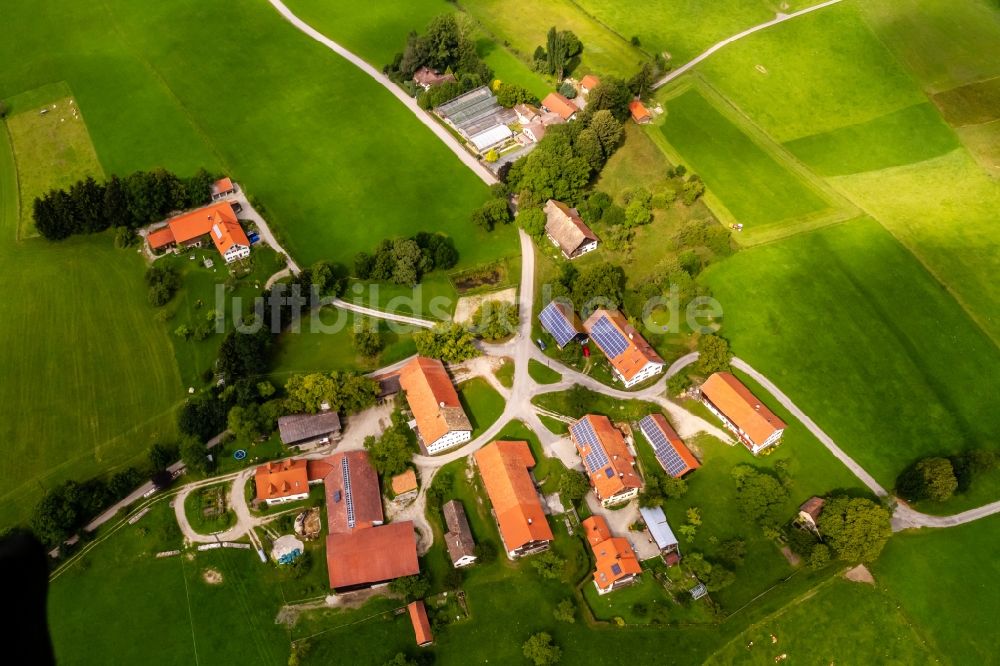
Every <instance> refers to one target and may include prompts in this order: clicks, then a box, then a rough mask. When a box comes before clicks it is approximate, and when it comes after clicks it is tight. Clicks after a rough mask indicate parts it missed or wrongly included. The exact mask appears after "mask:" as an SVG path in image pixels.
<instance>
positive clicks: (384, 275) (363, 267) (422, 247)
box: [354, 231, 458, 286]
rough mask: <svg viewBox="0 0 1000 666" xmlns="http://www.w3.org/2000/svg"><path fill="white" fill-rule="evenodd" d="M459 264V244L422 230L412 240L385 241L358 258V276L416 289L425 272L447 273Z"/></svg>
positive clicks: (356, 264) (360, 254) (356, 265)
mask: <svg viewBox="0 0 1000 666" xmlns="http://www.w3.org/2000/svg"><path fill="white" fill-rule="evenodd" d="M457 263H458V250H456V249H455V243H454V241H452V240H451V238H449V237H448V236H445V235H443V234H435V233H428V232H425V231H422V232H420V233H418V234H417V235H416V236H413V237H412V238H396V239H389V238H387V239H385V240H383V241H382V242H381V243H379V244H378V247H376V248H375V252H374V253H372V254H369V253H368V252H359V253H358V254H357V255H356V256H355V257H354V276H355V277H356V278H358V279H359V280H378V281H381V282H392V283H394V284H404V285H409V286H413V285H415V284H417V283H418V282H420V280H421V279H422V278H423V276H424V273H429V272H430V271H434V270H447V269H449V268H453V267H454V266H455V264H457Z"/></svg>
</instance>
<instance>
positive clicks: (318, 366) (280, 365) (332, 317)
mask: <svg viewBox="0 0 1000 666" xmlns="http://www.w3.org/2000/svg"><path fill="white" fill-rule="evenodd" d="M318 317H319V321H320V323H321V324H323V325H324V326H326V327H330V329H331V331H330V332H325V331H319V330H317V331H314V330H313V328H312V324H311V319H310V318H307V319H305V320H304V321H303V322H302V328H301V331H300V332H298V333H296V332H293V331H290V330H287V331H285V332H283V333H282V334H281V336H280V337H279V338H278V343H277V352H276V353H275V355H274V360H273V362H272V364H271V373H270V374H271V379H272V380H273V381H274V382H275V383H276V384H284V383H285V381H287V380H288V376H289V375H292V374H295V373H306V372H332V371H334V370H358V371H362V372H368V371H371V370H375V369H377V368H381V367H384V366H386V365H390V364H392V363H395V362H396V361H401V360H403V359H404V358H406V357H408V356H412V355H413V354H415V353H416V350H417V348H416V346H415V345H414V343H413V335H412V334H413V332H414V331H415V330H417V329H415V328H413V327H409V326H404V325H402V324H395V323H394V324H392V325H391V326H390V325H389V323H388V322H386V321H384V320H377V321H376V320H369V321H371V322H373V323H376V324H377V325H378V327H379V331H380V333H381V334H382V340H383V341H384V342H385V348H384V349H383V350H382V352H381V353H380V354H379V355H378V356H376V357H375V358H367V357H364V356H360V355H358V354H357V353H356V352H355V351H354V342H353V340H352V331H353V330H354V327H355V326H356V325H358V323H359V321H360V320H362V319H367V318H365V317H361V316H358V315H356V314H354V313H352V312H348V311H346V310H339V309H337V308H334V307H329V306H328V307H324V308H321V309H320V311H319V313H318ZM334 328H336V329H337V330H333V329H334Z"/></svg>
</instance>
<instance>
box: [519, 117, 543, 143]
mask: <svg viewBox="0 0 1000 666" xmlns="http://www.w3.org/2000/svg"><path fill="white" fill-rule="evenodd" d="M521 134H523V135H524V136H526V137H528V138H529V139H531V141H532V142H534V143H538V142H539V141H541V140H542V139H544V138H545V125H544V123H542V122H541V121H539V120H535V121H532V122H530V123H528V124H527V125H525V126H524V127H522V128H521Z"/></svg>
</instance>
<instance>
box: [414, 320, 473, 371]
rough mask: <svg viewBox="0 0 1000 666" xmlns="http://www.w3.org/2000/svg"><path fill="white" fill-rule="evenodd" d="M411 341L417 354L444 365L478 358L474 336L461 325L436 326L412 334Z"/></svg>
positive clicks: (442, 324) (445, 324)
mask: <svg viewBox="0 0 1000 666" xmlns="http://www.w3.org/2000/svg"><path fill="white" fill-rule="evenodd" d="M413 341H414V343H415V344H416V347H417V353H418V354H420V355H421V356H429V357H431V358H438V359H441V360H442V361H445V362H446V363H460V362H462V361H466V360H468V359H470V358H474V357H476V356H479V349H477V348H476V338H475V336H474V335H472V333H471V332H470V331H469V330H468V329H467V328H465V327H464V326H462V325H461V324H456V323H441V324H437V325H436V326H434V328H430V329H426V330H423V331H418V332H417V333H414V334H413Z"/></svg>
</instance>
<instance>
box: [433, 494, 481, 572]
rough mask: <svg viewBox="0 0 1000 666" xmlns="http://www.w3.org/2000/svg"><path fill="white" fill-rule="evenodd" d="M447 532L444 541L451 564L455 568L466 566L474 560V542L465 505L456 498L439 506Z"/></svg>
mask: <svg viewBox="0 0 1000 666" xmlns="http://www.w3.org/2000/svg"><path fill="white" fill-rule="evenodd" d="M441 510H442V512H443V513H444V522H445V525H447V526H448V532H447V534H445V535H444V543H445V545H446V546H448V556H449V557H451V565H452V566H453V567H455V568H456V569H457V568H459V567H466V566H469V565H470V564H472V563H473V562H475V561H476V542H475V540H474V539H473V538H472V530H471V529H470V528H469V520H468V518H467V517H466V515H465V507H463V506H462V503H461V502H459V501H458V500H454V499H453V500H450V501H448V502H446V503H445V505H444V506H443V507H442V508H441Z"/></svg>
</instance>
